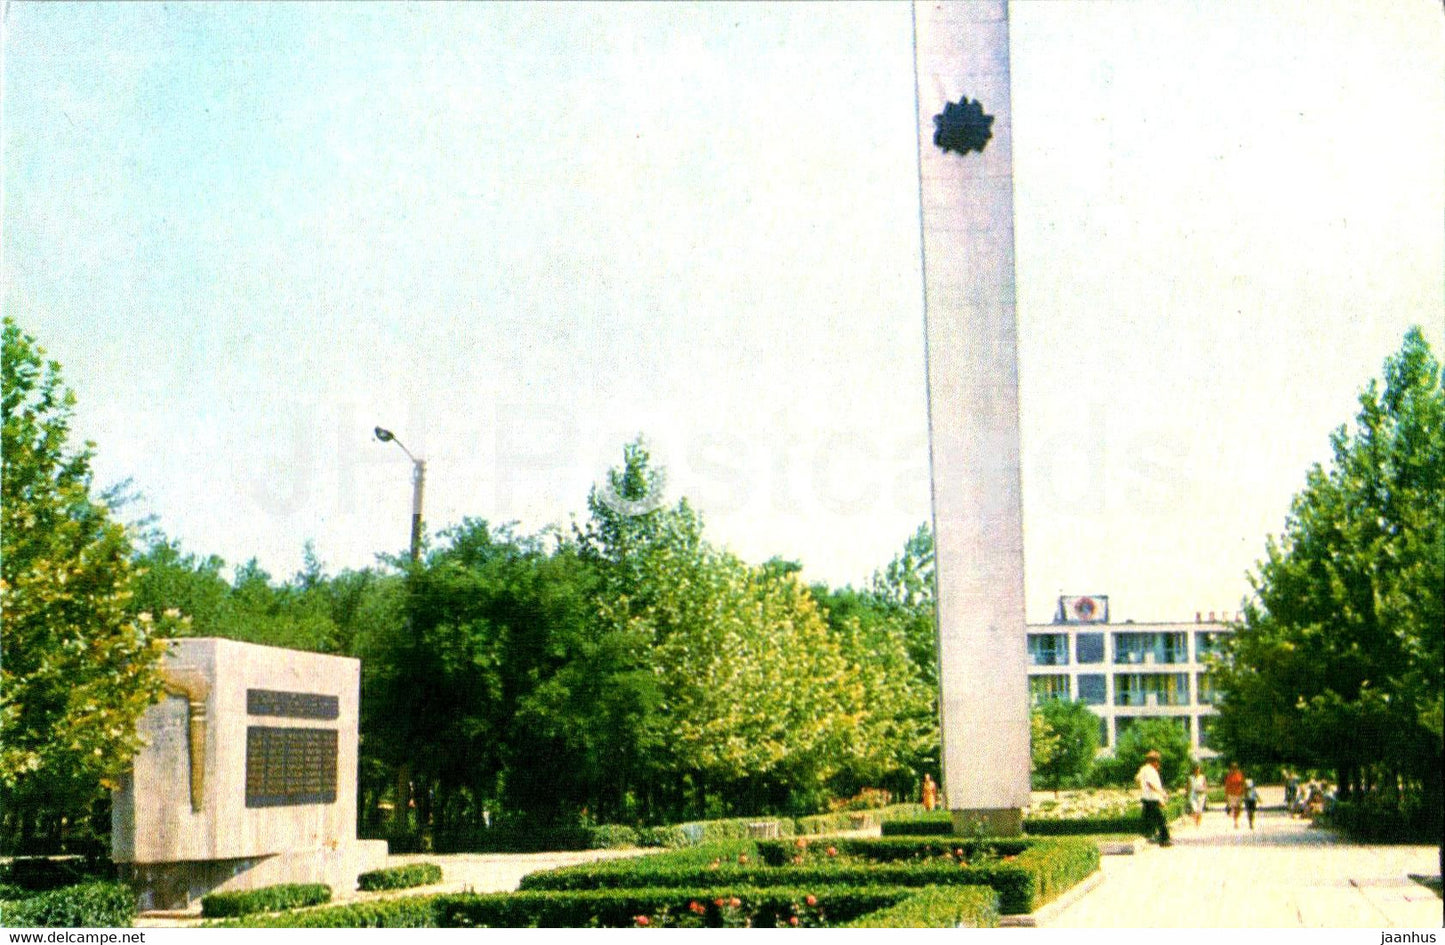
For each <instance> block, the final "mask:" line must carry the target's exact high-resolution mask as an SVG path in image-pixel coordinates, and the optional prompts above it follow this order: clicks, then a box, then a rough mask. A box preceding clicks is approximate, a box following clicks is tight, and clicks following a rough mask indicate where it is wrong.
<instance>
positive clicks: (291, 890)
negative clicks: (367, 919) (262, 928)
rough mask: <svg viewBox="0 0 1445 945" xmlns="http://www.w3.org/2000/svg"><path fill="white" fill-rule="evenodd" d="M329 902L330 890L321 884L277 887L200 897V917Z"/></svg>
mask: <svg viewBox="0 0 1445 945" xmlns="http://www.w3.org/2000/svg"><path fill="white" fill-rule="evenodd" d="M330 901H331V887H330V886H325V885H323V884H321V883H280V884H278V885H275V886H263V887H261V888H260V889H246V890H241V891H240V892H219V893H211V894H210V895H209V896H202V897H201V915H203V916H206V917H207V918H224V917H226V916H235V915H250V914H251V913H253V912H280V911H281V910H283V909H299V908H301V907H302V906H316V905H320V904H321V903H323V902H330Z"/></svg>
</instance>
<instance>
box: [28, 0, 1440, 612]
mask: <svg viewBox="0 0 1445 945" xmlns="http://www.w3.org/2000/svg"><path fill="white" fill-rule="evenodd" d="M1011 15H1012V32H1013V37H1012V40H1013V42H1012V55H1013V68H1014V151H1015V162H1016V163H1015V175H1016V177H1015V190H1016V210H1017V216H1018V219H1017V260H1018V263H1017V273H1018V280H1019V289H1018V298H1019V323H1020V332H1021V336H1022V346H1021V401H1022V412H1023V418H1022V419H1023V436H1024V470H1023V475H1024V503H1025V506H1024V515H1025V552H1026V577H1027V593H1028V609H1029V617H1030V619H1031V620H1036V621H1038V620H1047V619H1048V618H1049V616H1050V615H1051V614H1052V609H1053V599H1054V597H1055V596H1056V595H1057V593H1058V592H1059V591H1060V590H1064V591H1067V592H1070V593H1107V594H1110V595H1111V598H1112V602H1113V605H1114V616H1115V618H1116V619H1123V618H1134V619H1139V620H1154V619H1192V617H1193V614H1194V612H1195V611H1196V610H1205V611H1208V610H1225V609H1230V610H1232V609H1233V608H1234V607H1235V606H1236V605H1237V602H1238V600H1239V598H1240V597H1241V595H1242V594H1244V593H1245V592H1246V591H1247V586H1246V584H1245V581H1244V574H1245V571H1246V570H1247V569H1248V568H1249V567H1250V566H1251V565H1252V563H1253V562H1254V561H1255V560H1257V559H1258V558H1259V557H1260V555H1261V553H1262V551H1263V547H1264V538H1265V535H1266V534H1267V533H1269V532H1277V531H1278V530H1279V529H1280V527H1281V525H1282V523H1283V520H1284V515H1285V513H1286V510H1287V507H1288V501H1289V498H1290V496H1291V495H1292V494H1293V493H1294V492H1295V491H1296V490H1297V489H1298V488H1299V487H1300V485H1301V484H1302V482H1303V478H1304V472H1305V469H1306V468H1307V466H1308V465H1309V464H1310V463H1311V462H1313V461H1316V460H1320V459H1323V458H1325V457H1326V455H1327V437H1328V434H1329V431H1330V430H1331V429H1332V428H1334V427H1335V426H1337V425H1338V424H1340V423H1342V422H1344V421H1346V420H1347V419H1349V418H1351V417H1352V416H1353V413H1354V398H1355V394H1356V392H1357V390H1358V389H1359V388H1360V387H1361V386H1362V385H1363V384H1364V383H1365V381H1366V380H1367V379H1368V378H1370V377H1372V376H1375V375H1376V374H1377V373H1378V371H1379V368H1380V364H1381V362H1382V360H1383V359H1384V358H1385V357H1386V356H1387V355H1388V354H1389V353H1391V352H1392V351H1393V350H1395V349H1396V348H1397V347H1398V345H1399V343H1400V339H1401V336H1402V335H1403V333H1404V330H1405V328H1406V327H1407V326H1408V325H1409V324H1412V323H1420V324H1422V325H1424V326H1425V327H1426V329H1427V332H1428V333H1429V336H1430V339H1431V342H1432V344H1435V345H1436V346H1437V350H1440V348H1441V347H1442V344H1441V326H1442V321H1445V319H1442V315H1445V307H1442V272H1445V238H1442V219H1445V175H1442V168H1441V163H1440V160H1441V159H1440V155H1441V154H1445V87H1442V84H1441V82H1440V76H1441V75H1442V74H1445V39H1442V36H1445V14H1442V11H1441V8H1440V5H1439V4H1438V3H1437V2H1434V0H1398V2H1393V3H1390V4H1387V5H1382V4H1379V3H1375V2H1370V0H1360V2H1356V3H1345V2H1341V3H1319V2H1309V3H1304V2H1300V3H1262V2H1255V0H1249V2H1218V3H1210V4H1194V3H1169V2H1159V3H1149V4H1142V3H1114V2H1107V0H1097V2H1089V3H1083V2H1067V0H1065V2H1030V0H1025V2H1015V3H1014V4H1013V8H1012V14H1011ZM911 29H912V28H911V21H910V17H909V8H908V6H907V5H905V4H866V5H852V6H839V5H827V6H810V5H771V4H747V5H712V6H692V5H685V4H673V5H666V6H633V5H621V4H602V5H596V6H562V5H537V6H533V5H527V4H487V5H481V4H477V5H462V4H452V5H423V4H410V5H387V4H366V5H361V4H356V5H325V4H296V5H261V4H224V3H222V4H211V5H186V4H165V5H162V4H137V5H127V4H43V5H42V4H34V3H11V4H9V5H8V7H7V13H6V18H5V31H6V35H5V43H4V52H5V62H4V82H5V85H4V138H5V140H4V186H5V193H4V244H3V246H4V279H5V294H4V299H5V308H6V311H7V313H9V314H12V315H14V316H15V317H16V318H17V319H18V320H19V321H20V322H21V324H22V325H23V326H24V327H25V328H26V329H27V330H29V331H30V332H32V333H34V334H36V335H38V336H39V337H40V339H41V340H42V342H43V343H44V344H45V345H46V346H47V347H48V349H49V350H50V352H51V353H52V355H53V356H54V357H56V358H58V359H59V360H60V361H61V362H62V363H63V364H64V366H65V369H66V374H67V377H68V380H69V382H70V384H71V385H72V386H73V387H74V388H75V389H76V391H77V394H78V395H79V397H80V405H79V412H78V418H77V429H78V430H79V432H80V433H81V434H82V435H84V436H88V437H90V438H91V439H94V440H95V441H96V442H97V447H98V456H97V461H96V469H97V475H98V479H99V480H100V482H102V483H108V482H112V481H115V480H118V479H121V478H124V477H127V476H130V477H134V480H135V484H136V486H137V487H138V488H139V489H140V490H141V491H142V492H143V493H144V494H145V495H146V500H145V502H144V503H143V509H142V510H143V511H146V512H151V513H154V514H156V515H158V516H159V519H160V524H161V526H162V527H163V528H164V529H165V530H166V531H167V532H168V533H169V534H171V535H173V536H175V537H178V538H180V539H181V540H182V542H183V543H184V545H185V546H186V547H187V548H189V549H191V550H194V551H201V552H207V553H216V554H219V555H221V556H222V557H224V558H226V559H227V560H228V561H230V562H232V563H236V562H239V561H243V560H245V559H247V558H250V557H252V556H256V557H258V558H259V559H260V561H261V563H262V564H263V566H265V567H267V568H268V569H270V570H271V571H272V572H273V573H275V574H277V575H278V576H279V575H288V574H290V573H292V572H294V571H295V570H296V569H297V568H298V567H299V565H300V560H301V553H302V547H303V544H304V542H306V541H307V540H308V539H310V540H312V541H314V542H315V546H316V549H317V552H318V554H319V556H320V557H321V559H322V561H323V562H325V563H326V565H327V566H328V567H329V568H330V569H332V570H335V569H339V568H342V567H355V566H363V565H366V564H368V563H370V562H371V561H372V560H373V556H374V554H375V553H376V552H378V551H383V550H398V549H401V548H403V547H404V546H405V543H406V540H407V527H408V522H407V520H408V516H409V507H410V488H409V483H408V480H409V468H408V465H407V463H406V460H405V457H403V456H402V455H401V453H400V452H399V451H397V450H396V449H395V448H394V447H390V446H383V445H382V444H379V443H377V442H375V441H374V440H372V439H371V429H372V427H373V426H375V425H377V424H381V425H384V426H388V427H390V428H392V429H393V430H395V431H396V432H397V434H398V435H399V436H400V437H401V439H402V440H403V441H404V442H405V443H406V444H407V446H408V447H410V448H411V449H412V451H413V452H415V453H417V454H419V455H423V456H425V457H426V458H427V460H428V464H429V475H428V481H427V511H428V515H427V518H428V520H429V523H430V524H431V526H432V527H433V528H436V527H440V526H444V525H446V524H449V523H453V522H455V521H457V520H459V519H460V518H461V517H462V516H464V515H474V516H480V517H484V518H488V519H492V520H494V521H504V520H509V519H518V520H520V522H521V524H522V526H523V528H524V529H527V530H532V529H537V528H541V527H543V526H545V525H547V524H549V523H557V522H566V521H567V520H568V518H569V516H571V515H578V516H581V515H584V514H585V497H586V493H587V488H588V485H589V484H590V483H591V482H593V481H595V480H596V479H598V478H599V477H600V475H601V474H602V472H603V470H605V469H606V468H607V467H608V466H609V465H612V464H614V463H616V462H617V460H618V459H619V457H620V453H621V446H622V444H623V443H624V442H625V441H627V440H629V439H631V438H632V437H633V436H635V435H636V434H637V433H643V434H644V435H646V436H647V438H648V439H649V441H650V443H651V445H652V447H653V451H654V455H655V456H656V457H657V459H658V460H659V461H660V462H661V463H663V464H664V465H665V466H666V467H667V468H668V472H669V484H670V486H671V489H672V492H673V495H674V496H675V495H679V494H682V495H687V496H688V497H690V498H691V499H692V500H693V501H694V503H695V504H696V505H697V506H699V507H700V508H701V509H702V511H703V512H704V514H705V516H706V520H707V523H708V533H709V535H710V537H712V538H713V539H714V540H716V541H718V542H721V543H723V544H726V545H728V546H730V547H732V548H733V549H734V550H735V551H737V552H738V553H739V554H741V555H742V556H743V557H745V558H748V559H750V560H754V561H761V560H763V559H765V558H767V557H769V556H771V555H774V554H778V555H783V556H785V557H790V558H797V559H799V560H801V561H803V562H804V564H805V567H806V574H807V576H808V577H810V578H816V579H822V580H827V581H829V582H831V583H844V582H854V583H858V582H862V581H864V580H866V579H867V577H868V575H869V574H870V573H871V572H872V571H873V569H875V568H877V567H879V566H881V565H883V564H885V563H886V562H887V561H888V559H889V558H890V557H891V556H892V555H893V554H894V553H895V551H896V550H897V549H898V548H899V547H901V545H902V542H903V540H904V539H905V538H906V537H907V535H908V534H910V533H911V532H912V530H913V529H914V528H915V527H916V526H917V524H918V523H919V522H921V521H922V520H924V518H925V517H926V516H927V515H928V514H929V513H928V480H927V433H926V426H925V397H924V386H923V384H924V374H923V323H922V311H921V273H920V263H919V249H918V207H917V163H916V161H917V158H916V145H915V129H914V126H913V120H914V119H913V114H914V105H913V99H914V87H913V86H914V83H913V65H912V32H911ZM137 511H141V510H137Z"/></svg>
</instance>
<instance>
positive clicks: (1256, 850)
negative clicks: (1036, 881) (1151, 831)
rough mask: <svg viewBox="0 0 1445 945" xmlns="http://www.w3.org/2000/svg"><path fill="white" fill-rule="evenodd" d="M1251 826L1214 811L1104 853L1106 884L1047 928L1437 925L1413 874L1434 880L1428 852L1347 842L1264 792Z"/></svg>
mask: <svg viewBox="0 0 1445 945" xmlns="http://www.w3.org/2000/svg"><path fill="white" fill-rule="evenodd" d="M1261 794H1262V795H1263V797H1262V800H1263V802H1264V804H1265V809H1264V810H1262V811H1260V813H1259V814H1258V815H1257V817H1256V819H1255V830H1253V831H1251V830H1249V829H1248V827H1247V826H1246V825H1245V819H1244V818H1243V817H1241V818H1240V828H1239V829H1238V830H1235V829H1234V828H1233V826H1232V824H1231V823H1230V820H1229V817H1228V816H1227V815H1226V814H1225V813H1224V811H1223V809H1222V808H1221V807H1211V809H1210V810H1209V811H1208V812H1207V813H1206V814H1205V815H1204V822H1203V823H1202V824H1201V825H1200V826H1199V827H1195V826H1194V821H1193V820H1192V819H1191V818H1184V819H1182V820H1178V821H1175V822H1174V823H1173V824H1172V825H1170V830H1171V831H1172V833H1173V840H1174V845H1173V846H1171V847H1169V848H1167V849H1164V848H1159V847H1155V846H1152V845H1144V844H1140V847H1141V852H1140V853H1138V854H1137V855H1135V856H1106V857H1104V861H1103V873H1104V881H1103V882H1102V883H1100V884H1099V885H1098V886H1097V887H1096V888H1095V889H1093V890H1092V891H1090V892H1088V893H1086V894H1085V895H1083V896H1081V897H1080V898H1079V899H1078V900H1077V901H1076V902H1074V903H1072V904H1070V905H1068V906H1067V907H1065V908H1063V909H1060V910H1058V911H1057V912H1056V913H1054V914H1052V915H1049V916H1048V918H1047V920H1046V921H1045V922H1044V923H1042V924H1043V925H1045V926H1046V927H1049V928H1138V927H1143V928H1439V927H1440V926H1441V922H1442V912H1441V900H1440V897H1439V896H1437V895H1435V893H1434V892H1432V891H1431V890H1429V889H1427V888H1426V887H1425V886H1422V885H1420V884H1419V883H1417V882H1415V881H1414V880H1412V879H1411V878H1410V876H1411V874H1415V875H1422V876H1438V875H1439V872H1440V864H1439V856H1440V853H1439V850H1438V849H1437V848H1436V847H1432V846H1366V845H1360V844H1353V843H1346V842H1344V841H1342V840H1340V839H1339V838H1337V837H1336V835H1335V834H1334V833H1332V832H1330V831H1328V830H1323V829H1320V828H1316V827H1314V826H1313V825H1312V824H1311V823H1310V822H1309V821H1307V820H1297V819H1292V818H1290V817H1289V815H1288V814H1286V813H1285V811H1284V810H1283V802H1284V797H1283V789H1281V788H1273V789H1270V788H1265V789H1263V790H1262V791H1261Z"/></svg>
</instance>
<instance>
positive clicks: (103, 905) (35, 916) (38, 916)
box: [0, 882, 135, 929]
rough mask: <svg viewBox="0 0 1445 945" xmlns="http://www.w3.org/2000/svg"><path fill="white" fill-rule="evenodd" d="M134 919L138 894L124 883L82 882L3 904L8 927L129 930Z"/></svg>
mask: <svg viewBox="0 0 1445 945" xmlns="http://www.w3.org/2000/svg"><path fill="white" fill-rule="evenodd" d="M134 918H135V893H133V892H131V890H130V887H129V886H126V885H125V884H124V883H102V882H92V883H82V884H80V885H78V886H67V887H65V888H63V889H52V890H50V891H48V892H43V893H38V894H36V895H33V896H30V897H28V898H26V899H20V900H16V901H12V902H0V925H4V926H5V927H7V928H71V929H80V928H90V929H114V928H129V927H130V924H131V920H133V919H134Z"/></svg>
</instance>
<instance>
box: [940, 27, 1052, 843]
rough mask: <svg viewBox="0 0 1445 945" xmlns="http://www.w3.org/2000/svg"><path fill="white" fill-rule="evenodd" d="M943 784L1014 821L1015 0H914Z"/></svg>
mask: <svg viewBox="0 0 1445 945" xmlns="http://www.w3.org/2000/svg"><path fill="white" fill-rule="evenodd" d="M913 35H914V65H915V69H916V71H917V82H918V84H917V104H918V165H919V177H920V188H919V197H920V200H921V203H922V210H923V227H922V237H923V273H924V296H925V297H924V312H925V314H924V321H925V324H926V331H927V339H928V413H929V446H930V453H931V462H932V474H933V521H934V536H935V541H936V552H935V567H936V571H937V581H938V587H937V607H938V658H939V687H940V690H941V691H940V709H941V714H942V727H943V791H944V795H945V797H946V799H947V803H948V808H949V810H950V811H952V812H953V823H954V830H955V832H959V833H967V832H972V831H973V830H976V829H978V828H979V826H980V825H982V827H983V828H984V829H986V830H987V831H988V832H990V833H993V834H996V835H998V834H1003V835H1009V834H1017V833H1019V832H1020V830H1021V829H1022V811H1023V808H1024V807H1026V806H1028V802H1029V705H1028V669H1027V666H1026V647H1025V630H1024V579H1023V574H1024V571H1023V567H1024V561H1023V512H1022V507H1021V495H1020V484H1019V408H1018V353H1017V352H1018V329H1017V323H1016V318H1015V314H1014V299H1015V294H1014V234H1013V151H1012V141H1011V134H1010V132H1011V127H1010V126H1011V118H1010V103H1009V41H1008V4H1007V2H1005V0H952V2H939V0H930V2H923V0H915V2H914V5H913Z"/></svg>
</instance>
